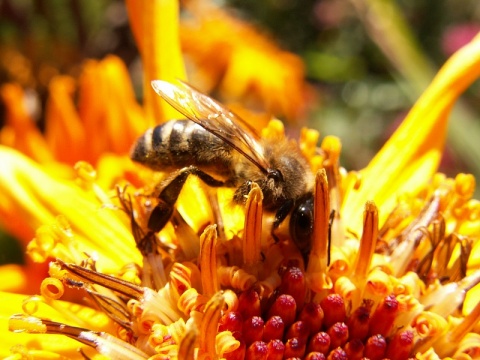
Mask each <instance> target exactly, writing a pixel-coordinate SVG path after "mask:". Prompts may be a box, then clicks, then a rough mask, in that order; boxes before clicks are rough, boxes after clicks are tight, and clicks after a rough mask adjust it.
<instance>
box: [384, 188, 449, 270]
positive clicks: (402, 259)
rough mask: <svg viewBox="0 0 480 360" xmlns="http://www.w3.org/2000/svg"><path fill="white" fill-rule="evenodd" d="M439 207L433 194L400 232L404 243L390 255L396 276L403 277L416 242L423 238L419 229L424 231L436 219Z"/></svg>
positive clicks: (437, 198) (437, 197)
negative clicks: (419, 212) (414, 217)
mask: <svg viewBox="0 0 480 360" xmlns="http://www.w3.org/2000/svg"><path fill="white" fill-rule="evenodd" d="M439 207H440V195H439V193H438V192H435V193H434V195H433V196H432V199H431V200H430V201H429V202H428V203H427V204H426V205H425V207H424V208H423V210H422V212H421V214H420V215H419V216H418V217H417V218H416V219H415V220H414V221H412V222H411V223H410V224H409V226H408V227H407V228H406V229H405V230H404V231H403V232H402V234H401V235H400V238H402V239H404V241H402V242H400V244H399V245H398V246H397V247H396V248H395V250H393V252H392V255H391V259H392V260H391V265H392V269H393V271H394V274H395V275H396V276H401V275H403V274H404V273H405V272H406V271H405V270H406V268H407V266H408V263H409V261H410V260H411V257H412V253H413V250H414V248H415V246H416V244H417V243H418V241H419V240H420V239H421V238H422V237H423V236H424V233H423V232H422V231H419V229H421V228H424V229H426V228H427V227H428V225H429V224H430V223H431V222H432V221H433V220H434V219H435V218H436V216H437V214H438V210H439Z"/></svg>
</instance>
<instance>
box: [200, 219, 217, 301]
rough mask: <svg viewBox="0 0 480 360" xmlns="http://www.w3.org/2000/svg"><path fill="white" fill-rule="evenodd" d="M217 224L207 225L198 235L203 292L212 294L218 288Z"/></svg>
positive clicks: (208, 294)
mask: <svg viewBox="0 0 480 360" xmlns="http://www.w3.org/2000/svg"><path fill="white" fill-rule="evenodd" d="M216 243H217V226H216V225H209V226H207V227H206V228H205V230H204V231H203V234H202V235H201V236H200V269H201V278H202V288H203V292H204V294H205V295H207V296H212V295H213V294H215V293H217V292H218V291H219V290H220V287H219V286H218V275H217V252H216V249H215V247H216Z"/></svg>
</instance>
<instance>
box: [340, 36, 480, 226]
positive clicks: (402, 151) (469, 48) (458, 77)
mask: <svg viewBox="0 0 480 360" xmlns="http://www.w3.org/2000/svg"><path fill="white" fill-rule="evenodd" d="M479 64H480V38H479V37H477V38H476V39H475V40H473V41H472V42H471V43H470V44H468V45H466V46H465V47H464V48H463V49H461V50H460V51H459V52H457V53H456V54H455V55H454V56H452V58H450V59H449V60H448V61H447V62H446V63H445V65H444V66H443V68H442V69H441V70H440V71H439V73H438V74H437V76H436V77H435V79H434V81H433V82H432V84H431V85H430V86H429V87H428V89H427V90H426V91H425V93H424V94H423V95H422V96H421V97H420V99H419V100H418V101H417V103H416V104H415V106H414V107H413V108H412V110H411V111H410V113H409V114H408V116H407V118H406V119H405V120H404V122H403V123H402V125H401V126H400V127H399V128H398V130H397V131H396V132H395V133H394V134H393V135H392V137H391V138H390V139H389V140H388V142H387V143H386V144H385V146H384V147H383V148H382V149H381V150H380V151H379V152H378V154H377V155H376V156H375V157H374V158H373V159H372V161H371V162H370V163H369V165H368V166H367V167H366V168H365V169H364V170H362V174H361V176H362V185H361V186H360V189H359V190H354V189H348V191H347V193H346V194H345V201H344V202H343V207H342V216H343V217H344V218H345V219H348V222H349V225H348V226H349V228H350V229H351V230H352V231H354V232H357V233H358V232H359V231H358V230H359V228H360V224H359V223H358V218H359V217H358V214H360V213H361V209H362V207H363V206H364V204H365V202H366V201H367V200H373V201H375V203H377V204H379V208H380V211H379V216H380V226H381V225H382V224H383V222H384V221H385V219H386V217H387V216H388V214H389V212H390V211H391V210H392V209H393V207H394V205H395V202H396V196H397V195H396V194H399V193H405V192H408V193H415V192H416V191H417V190H418V189H419V187H421V186H422V185H423V184H425V182H426V181H427V180H428V179H430V178H431V176H432V175H433V174H434V173H435V171H436V170H437V167H438V164H439V162H440V158H441V156H442V152H443V146H444V143H445V136H446V130H447V121H448V116H449V113H450V111H451V108H452V106H453V104H454V102H455V100H456V99H457V98H458V96H460V95H461V94H462V93H463V92H464V91H465V89H466V88H467V87H468V86H469V85H470V84H471V83H472V82H473V81H475V80H476V79H477V78H478V76H479V75H480V66H479ZM371 184H375V185H374V186H372V185H371Z"/></svg>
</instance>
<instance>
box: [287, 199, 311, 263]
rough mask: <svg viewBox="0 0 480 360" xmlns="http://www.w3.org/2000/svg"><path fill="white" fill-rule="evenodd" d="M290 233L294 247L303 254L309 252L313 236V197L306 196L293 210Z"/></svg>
mask: <svg viewBox="0 0 480 360" xmlns="http://www.w3.org/2000/svg"><path fill="white" fill-rule="evenodd" d="M290 233H291V235H292V238H293V241H294V242H295V245H297V247H298V249H299V250H300V251H301V252H302V253H303V254H305V253H307V252H308V251H309V250H310V246H311V243H312V234H313V196H308V197H306V198H305V200H304V201H301V202H300V203H299V205H298V206H297V207H296V208H295V209H294V210H293V212H292V216H291V218H290Z"/></svg>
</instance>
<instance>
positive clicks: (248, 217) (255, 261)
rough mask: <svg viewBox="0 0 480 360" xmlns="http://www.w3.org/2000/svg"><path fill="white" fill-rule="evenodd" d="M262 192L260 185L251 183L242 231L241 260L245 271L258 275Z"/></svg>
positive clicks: (260, 256) (260, 254)
mask: <svg viewBox="0 0 480 360" xmlns="http://www.w3.org/2000/svg"><path fill="white" fill-rule="evenodd" d="M262 202H263V194H262V190H261V189H260V187H259V186H258V185H257V184H256V183H253V185H252V189H251V190H250V192H249V194H248V198H247V204H246V207H245V228H244V232H243V242H244V244H243V262H244V268H245V270H246V271H247V272H249V273H251V274H252V275H254V276H255V277H257V276H258V271H259V268H258V266H259V264H260V263H261V260H262V253H261V240H262V216H263V208H262Z"/></svg>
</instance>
